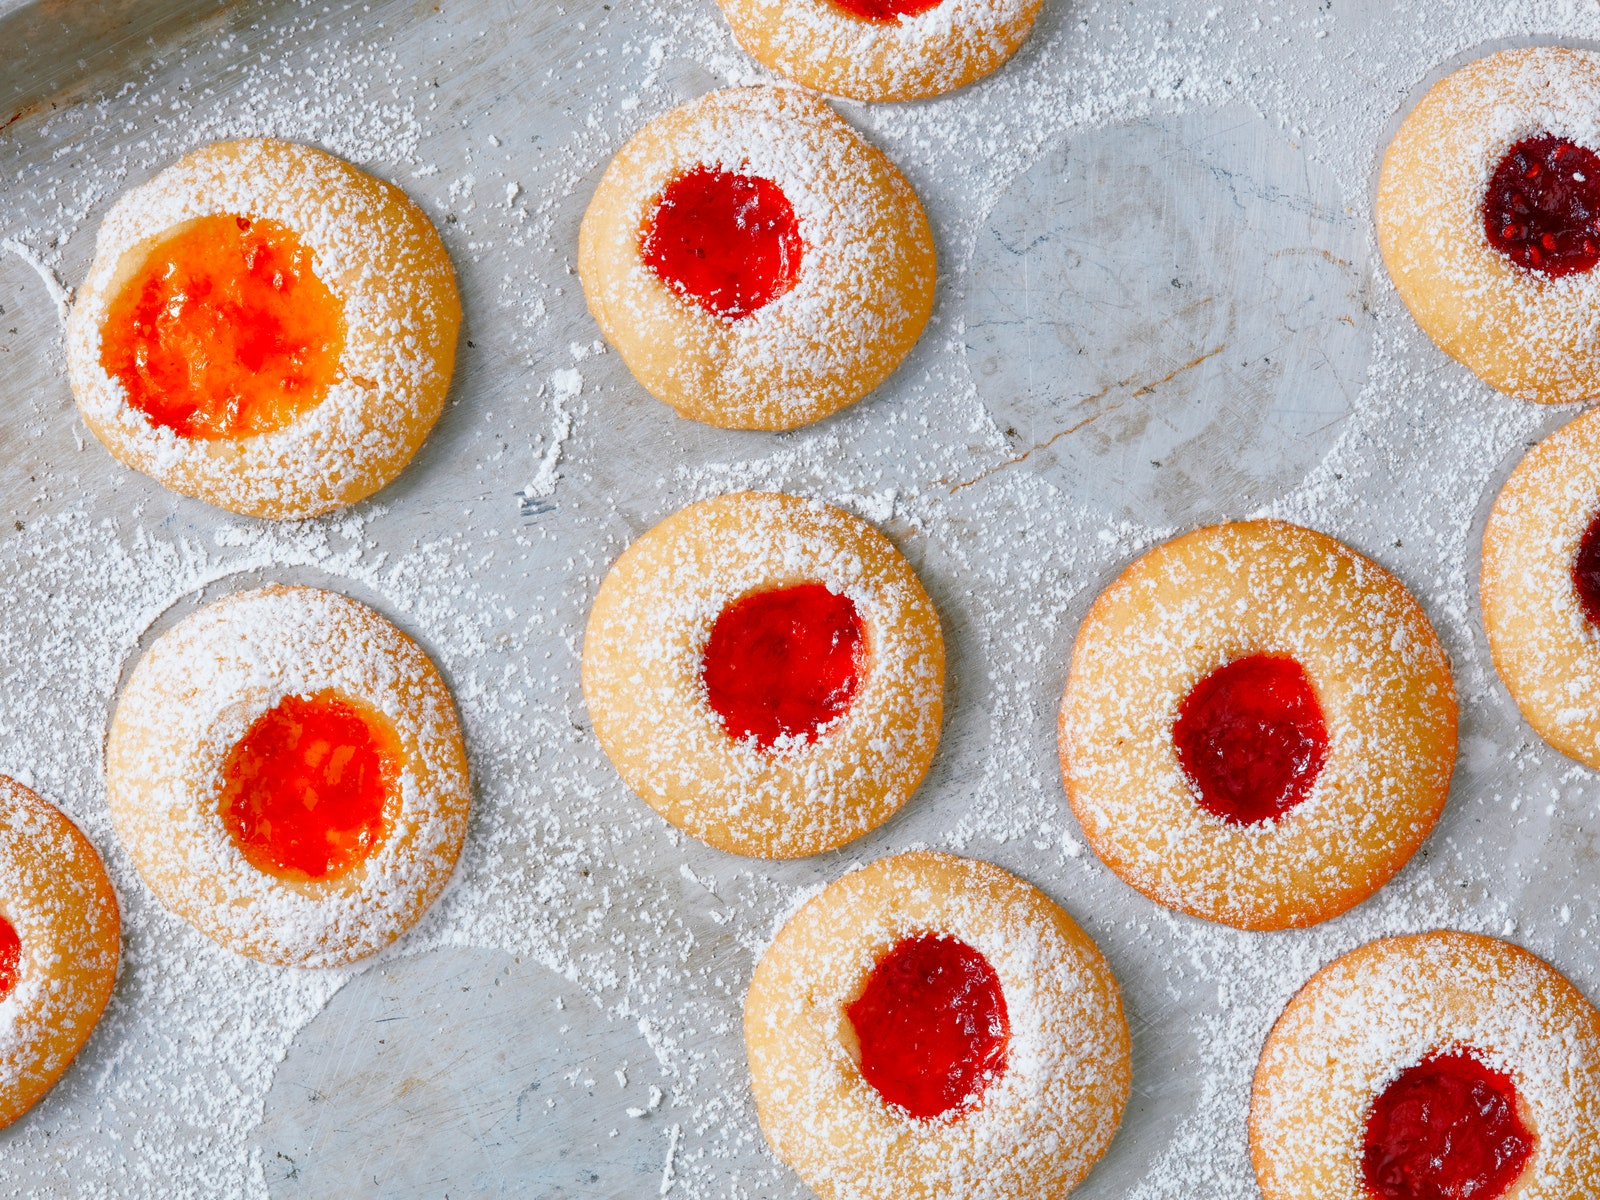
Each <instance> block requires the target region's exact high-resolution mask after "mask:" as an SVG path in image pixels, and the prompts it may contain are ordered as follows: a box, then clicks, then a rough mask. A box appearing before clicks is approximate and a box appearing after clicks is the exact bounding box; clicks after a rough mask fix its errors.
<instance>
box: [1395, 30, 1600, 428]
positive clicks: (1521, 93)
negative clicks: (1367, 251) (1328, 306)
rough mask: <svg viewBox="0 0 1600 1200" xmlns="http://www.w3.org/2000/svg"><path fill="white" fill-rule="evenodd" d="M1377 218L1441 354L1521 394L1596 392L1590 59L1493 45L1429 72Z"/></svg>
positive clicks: (1599, 337)
mask: <svg viewBox="0 0 1600 1200" xmlns="http://www.w3.org/2000/svg"><path fill="white" fill-rule="evenodd" d="M1376 217H1377V225H1378V244H1379V247H1380V248H1381V249H1382V251H1383V260H1384V263H1385V264H1386V265H1387V266H1388V268H1389V275H1390V277H1391V278H1392V279H1393V280H1394V284H1395V287H1396V288H1397V289H1398V290H1399V292H1400V296H1401V298H1402V299H1403V300H1404V301H1405V302H1406V306H1407V307H1408V308H1410V310H1411V313H1412V315H1413V316H1414V317H1415V318H1416V320H1417V323H1418V324H1419V325H1420V326H1422V329H1423V331H1424V332H1426V333H1427V334H1428V336H1429V337H1431V338H1432V339H1433V340H1434V342H1435V343H1437V344H1438V346H1439V347H1440V349H1442V350H1444V351H1445V353H1447V354H1449V355H1450V356H1451V357H1452V358H1455V359H1457V360H1459V361H1460V362H1462V363H1463V364H1465V365H1466V366H1467V367H1468V368H1470V369H1471V370H1472V371H1473V372H1474V373H1476V374H1477V375H1478V376H1480V377H1481V378H1482V379H1484V380H1485V381H1486V382H1488V383H1489V384H1491V385H1493V386H1494V387H1496V388H1498V389H1499V390H1500V391H1502V392H1506V393H1508V394H1510V395H1512V396H1517V397H1520V398H1521V399H1524V400H1535V401H1538V402H1540V403H1545V404H1559V403H1566V402H1568V401H1573V400H1583V399H1587V398H1589V397H1591V396H1595V395H1600V318H1597V317H1596V313H1597V312H1600V273H1597V272H1596V271H1595V270H1594V269H1593V268H1594V267H1595V265H1596V263H1600V55H1596V54H1594V53H1591V52H1589V51H1585V50H1569V49H1566V48H1563V47H1559V46H1538V47H1531V48H1526V49H1520V50H1503V51H1501V52H1499V53H1497V54H1491V55H1489V56H1488V57H1487V58H1481V59H1479V60H1478V61H1476V62H1473V63H1469V64H1468V65H1467V66H1465V67H1462V68H1461V69H1460V70H1458V71H1456V72H1454V73H1453V74H1451V75H1448V76H1446V77H1445V78H1444V79H1442V80H1440V81H1439V82H1438V83H1437V84H1435V85H1434V86H1433V88H1432V89H1430V90H1429V92H1428V93H1427V95H1425V96H1424V97H1423V98H1422V100H1421V102H1420V103H1418V105H1417V106H1416V108H1415V109H1414V110H1413V111H1412V112H1411V114H1410V115H1409V116H1408V117H1407V118H1406V120H1405V123H1404V124H1402V125H1401V127H1400V130H1399V132H1398V133H1396V134H1395V138H1394V141H1393V142H1392V143H1391V144H1390V146H1389V149H1388V152H1387V153H1386V154H1385V156H1384V160H1383V168H1382V172H1381V175H1380V177H1379V183H1378V197H1377V209H1376Z"/></svg>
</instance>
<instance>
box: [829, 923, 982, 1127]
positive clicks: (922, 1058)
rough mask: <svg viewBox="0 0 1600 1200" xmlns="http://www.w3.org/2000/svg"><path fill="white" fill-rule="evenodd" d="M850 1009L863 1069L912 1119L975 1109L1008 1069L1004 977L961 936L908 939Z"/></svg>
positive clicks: (882, 962) (884, 960) (887, 957)
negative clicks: (1001, 981) (1002, 979)
mask: <svg viewBox="0 0 1600 1200" xmlns="http://www.w3.org/2000/svg"><path fill="white" fill-rule="evenodd" d="M845 1012H846V1015H847V1016H848V1017H849V1018H850V1024H851V1025H852V1026H854V1028H855V1032H856V1038H857V1040H858V1041H859V1042H860V1044H861V1074H862V1075H863V1076H864V1077H865V1079H866V1081H867V1082H868V1083H870V1084H871V1085H872V1086H873V1087H874V1088H875V1089H876V1090H877V1092H878V1094H879V1095H880V1096H882V1097H883V1098H884V1100H885V1101H887V1102H888V1103H890V1104H894V1105H898V1106H899V1107H900V1108H903V1109H905V1110H906V1111H907V1112H908V1113H910V1114H911V1115H912V1116H913V1117H919V1118H921V1119H924V1120H928V1119H931V1118H934V1117H940V1116H943V1115H944V1114H946V1113H949V1112H952V1111H955V1110H957V1109H965V1108H970V1107H972V1106H973V1105H974V1104H976V1103H977V1102H978V1099H979V1098H980V1097H981V1096H982V1095H983V1091H984V1089H985V1088H986V1087H988V1086H989V1084H990V1083H992V1082H994V1080H996V1079H998V1078H999V1077H1000V1076H1001V1075H1003V1074H1004V1073H1005V1069H1006V1043H1007V1041H1008V1040H1009V1039H1010V1036H1011V1022H1010V1018H1009V1016H1008V1015H1007V1013H1006V999H1005V995H1004V994H1003V993H1002V992H1001V990H1000V977H999V976H998V975H996V974H995V971H994V968H993V967H992V966H990V965H989V960H988V959H986V958H985V957H984V956H983V955H982V954H981V953H979V952H978V951H977V950H974V949H973V948H972V947H971V946H969V945H967V944H966V943H965V942H963V941H960V940H958V939H956V938H953V937H944V936H941V935H939V934H931V933H924V934H918V935H916V936H915V937H909V938H905V939H903V940H902V941H901V942H900V943H899V944H897V945H896V946H895V947H894V948H893V949H891V950H890V951H889V952H888V953H887V954H885V955H884V956H883V957H882V958H880V959H879V960H878V962H877V965H876V966H874V967H873V969H872V974H871V975H869V976H868V977H867V985H866V987H865V988H864V989H863V990H862V992H861V996H860V998H859V999H857V1000H855V1001H854V1002H853V1003H851V1004H850V1005H849V1006H848V1007H847V1008H846V1010H845Z"/></svg>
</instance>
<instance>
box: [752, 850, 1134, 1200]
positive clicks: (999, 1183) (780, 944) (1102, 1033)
mask: <svg viewBox="0 0 1600 1200" xmlns="http://www.w3.org/2000/svg"><path fill="white" fill-rule="evenodd" d="M745 1045H746V1048H747V1050H748V1052H749V1059H750V1073H751V1088H752V1090H753V1091H754V1093H755V1098H756V1111H757V1114H758V1116H759V1117H760V1120H761V1128H762V1131H763V1132H764V1133H765V1134H766V1136H767V1140H768V1142H769V1143H771V1145H772V1148H773V1150H774V1151H775V1152H776V1153H777V1154H778V1156H779V1157H780V1158H782V1159H783V1160H784V1161H785V1162H787V1163H789V1165H790V1166H792V1167H793V1168H794V1169H795V1171H796V1172H798V1173H799V1175H800V1177H801V1178H802V1179H804V1180H805V1181H806V1183H808V1184H809V1185H810V1186H811V1187H812V1188H813V1189H814V1190H815V1191H816V1192H817V1194H818V1195H819V1196H820V1197H822V1198H823V1200H847V1198H848V1200H935V1197H948V1196H976V1195H982V1196H986V1197H990V1198H991V1200H1025V1198H1026V1200H1034V1198H1036V1197H1039V1196H1060V1195H1064V1194H1065V1193H1066V1192H1067V1191H1068V1190H1070V1189H1071V1188H1073V1187H1075V1186H1077V1184H1078V1183H1080V1182H1081V1181H1082V1180H1083V1178H1084V1177H1085V1176H1086V1175H1087V1174H1088V1173H1089V1171H1090V1169H1091V1168H1092V1167H1093V1166H1094V1163H1095V1162H1096V1160H1098V1159H1099V1157H1100V1156H1101V1155H1102V1154H1103V1153H1104V1152H1105V1149H1106V1147H1107V1145H1108V1144H1109V1143H1110V1141H1111V1137H1112V1135H1113V1134H1114V1133H1115V1131H1116V1128H1117V1124H1118V1122H1119V1121H1120V1120H1121V1117H1122V1112H1123V1108H1124V1107H1125V1105H1126V1103H1127V1097H1128V1087H1129V1062H1128V1052H1129V1041H1128V1027H1127V1022H1126V1019H1125V1018H1124V1016H1123V1012H1122V1003H1121V999H1120V993H1119V991H1118V988H1117V983H1116V980H1115V979H1114V978H1113V977H1112V975H1111V972H1110V969H1109V968H1108V967H1107V965H1106V963H1105V960H1104V959H1103V958H1102V957H1101V955H1100V952H1099V951H1098V949H1096V947H1095V946H1094V943H1093V942H1092V941H1090V939H1089V938H1088V936H1087V935H1085V934H1084V932H1083V931H1082V930H1081V929H1080V928H1079V927H1078V926H1077V925H1076V924H1075V923H1074V922H1073V921H1072V918H1071V917H1069V916H1068V915H1067V914H1066V913H1065V912H1064V911H1063V910H1062V909H1061V908H1060V907H1059V906H1058V905H1056V904H1055V903H1054V902H1053V901H1052V900H1050V899H1049V898H1048V897H1046V896H1045V895H1044V894H1043V893H1041V892H1040V891H1038V890H1037V889H1035V888H1033V887H1031V886H1030V885H1028V884H1027V883H1025V882H1023V881H1022V880H1021V879H1018V878H1017V877H1016V876H1014V875H1011V874H1009V873H1008V872H1006V871H1003V870H1001V869H1000V868H999V867H995V866H991V865H990V864H988V863H982V862H974V861H972V860H970V859H962V858H956V857H954V856H953V855H948V854H936V853H930V852H926V851H919V852H916V853H912V854H902V855H897V856H895V857H893V858H885V859H880V860H879V861H877V862H875V863H872V864H871V865H870V866H867V867H864V868H861V869H858V870H855V871H852V872H851V873H849V874H847V875H845V876H844V877H843V878H842V879H839V880H838V881H837V882H835V883H832V884H830V885H829V886H828V887H827V888H825V889H824V890H823V891H822V892H821V893H820V894H818V895H816V896H814V897H812V898H811V899H810V900H809V901H807V902H806V904H805V905H804V906H802V907H801V908H800V910H799V911H798V912H796V913H795V914H794V915H793V916H792V917H790V918H789V920H788V921H787V922H786V923H785V924H784V926H783V928H782V929H781V930H780V931H779V932H778V935H777V936H776V937H775V938H774V939H773V942H772V944H771V945H770V946H769V947H768V948H767V950H766V952H765V953H764V954H763V955H762V957H761V961H760V963H759V964H757V966H756V970H755V975H754V977H753V978H752V979H751V981H750V992H749V995H748V996H747V997H746V1000H745Z"/></svg>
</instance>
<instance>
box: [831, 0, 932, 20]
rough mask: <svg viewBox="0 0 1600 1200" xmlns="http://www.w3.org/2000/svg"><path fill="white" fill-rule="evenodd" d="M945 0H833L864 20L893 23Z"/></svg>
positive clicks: (925, 10)
mask: <svg viewBox="0 0 1600 1200" xmlns="http://www.w3.org/2000/svg"><path fill="white" fill-rule="evenodd" d="M942 2H943V0H833V3H834V4H835V5H836V6H838V7H839V8H842V9H844V11H845V12H847V13H849V14H850V15H851V16H853V17H860V18H861V19H862V20H863V21H882V22H884V23H886V24H892V23H893V22H895V21H898V20H899V19H900V18H901V17H914V16H916V15H917V14H918V13H925V12H927V11H928V10H929V9H930V8H938V7H939V5H940V4H941V3H942Z"/></svg>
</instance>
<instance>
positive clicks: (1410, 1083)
mask: <svg viewBox="0 0 1600 1200" xmlns="http://www.w3.org/2000/svg"><path fill="white" fill-rule="evenodd" d="M1532 1154H1533V1134H1531V1133H1530V1132H1529V1131H1528V1129H1527V1127H1526V1126H1524V1125H1523V1123H1522V1120H1521V1118H1520V1117H1518V1116H1517V1089H1516V1086H1515V1085H1514V1084H1513V1083H1512V1082H1511V1079H1510V1077H1509V1076H1506V1075H1502V1074H1501V1073H1500V1072H1499V1071H1493V1070H1490V1069H1489V1068H1488V1067H1486V1066H1484V1065H1483V1064H1482V1063H1480V1062H1479V1061H1478V1060H1477V1059H1476V1058H1474V1057H1473V1056H1472V1055H1471V1054H1469V1053H1466V1052H1464V1051H1460V1050H1457V1051H1454V1052H1453V1053H1450V1054H1443V1055H1439V1056H1438V1057H1435V1058H1429V1059H1425V1060H1424V1061H1422V1062H1420V1063H1418V1064H1417V1065H1416V1066H1414V1067H1409V1068H1407V1069H1406V1070H1405V1071H1403V1072H1401V1075H1400V1078H1398V1079H1396V1080H1395V1081H1394V1082H1393V1083H1391V1084H1390V1085H1389V1086H1388V1087H1386V1088H1384V1090H1383V1091H1382V1092H1381V1093H1380V1094H1379V1095H1378V1098H1377V1099H1376V1100H1374V1101H1373V1102H1372V1112H1371V1114H1370V1115H1369V1116H1368V1117H1367V1130H1366V1136H1365V1138H1364V1139H1363V1145H1362V1154H1361V1175H1362V1179H1363V1181H1364V1182H1365V1183H1366V1187H1367V1194H1368V1195H1370V1196H1373V1197H1376V1198H1377V1200H1498V1197H1500V1196H1504V1195H1505V1194H1506V1192H1507V1191H1509V1190H1510V1189H1511V1187H1512V1185H1513V1184H1515V1183H1516V1181H1517V1178H1518V1176H1520V1175H1521V1174H1522V1169H1523V1167H1524V1166H1525V1165H1526V1163H1527V1161H1528V1159H1529V1157H1530V1156H1531V1155H1532Z"/></svg>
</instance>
